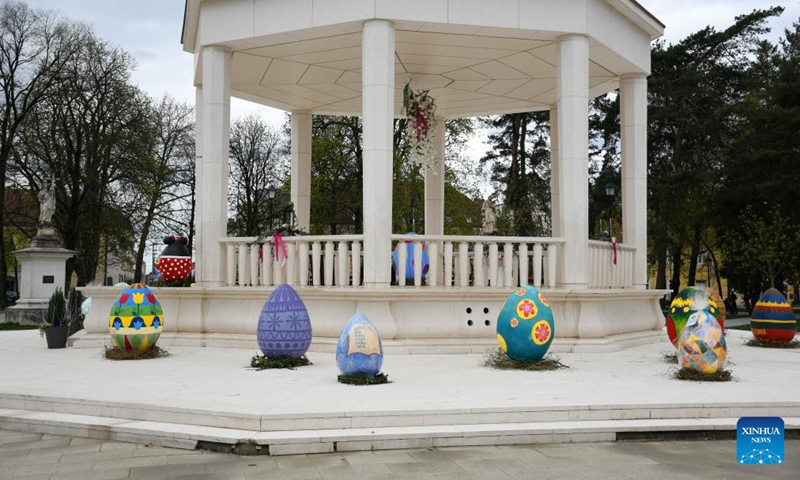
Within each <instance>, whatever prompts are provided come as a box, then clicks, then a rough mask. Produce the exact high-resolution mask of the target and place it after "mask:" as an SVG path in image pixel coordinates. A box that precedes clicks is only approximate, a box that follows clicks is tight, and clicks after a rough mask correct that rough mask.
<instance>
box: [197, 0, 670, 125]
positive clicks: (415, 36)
mask: <svg viewBox="0 0 800 480" xmlns="http://www.w3.org/2000/svg"><path fill="white" fill-rule="evenodd" d="M374 18H380V19H386V20H391V21H393V22H394V25H395V29H396V34H395V35H396V46H395V58H394V62H395V75H396V78H395V91H396V94H395V112H397V113H399V112H400V111H401V108H400V107H401V105H402V89H403V86H404V85H405V84H406V83H408V82H411V85H412V87H413V88H415V89H425V90H430V93H431V95H432V96H433V97H434V98H436V102H437V113H438V114H439V115H442V116H445V117H468V116H474V115H481V114H490V113H509V112H521V111H531V110H542V109H548V108H550V105H552V104H554V103H555V101H556V64H557V60H556V58H557V51H556V43H557V42H556V40H557V38H558V37H560V36H562V35H567V34H571V33H576V34H584V35H587V37H588V38H589V59H590V64H589V88H590V95H592V96H597V95H601V94H603V93H606V92H609V91H611V90H613V89H615V88H617V86H618V76H619V75H622V74H626V73H649V70H650V41H651V40H652V39H655V38H658V37H659V36H661V35H662V34H663V31H664V25H663V24H662V23H661V22H659V21H658V20H657V19H656V18H655V17H653V16H652V15H651V14H650V13H649V12H647V11H646V10H645V9H644V8H642V6H641V5H639V4H638V3H637V2H636V1H634V0H561V1H559V2H552V1H546V0H493V1H491V2H487V1H484V0H458V1H455V0H449V1H448V0H404V1H402V2H399V1H396V0H186V12H185V17H184V26H183V35H182V42H183V45H184V49H185V50H186V51H188V52H195V53H199V52H200V47H201V46H204V45H222V46H226V47H228V48H230V49H231V50H232V51H233V56H232V60H231V84H232V92H231V94H232V95H233V96H236V97H240V98H243V99H246V100H251V101H254V102H257V103H261V104H264V105H268V106H272V107H276V108H280V109H283V110H289V111H291V110H308V111H311V112H313V113H319V114H323V113H324V114H347V115H358V114H359V113H360V111H361V48H362V47H361V38H362V35H361V30H362V27H363V22H364V21H366V20H370V19H374ZM201 61H202V58H201V56H199V55H197V56H196V62H195V67H196V68H195V83H196V84H200V83H201V75H200V71H201V68H200V66H201V65H200V62H201Z"/></svg>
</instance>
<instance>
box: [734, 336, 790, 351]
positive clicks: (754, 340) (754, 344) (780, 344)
mask: <svg viewBox="0 0 800 480" xmlns="http://www.w3.org/2000/svg"><path fill="white" fill-rule="evenodd" d="M745 345H747V346H748V347H761V348H800V342H798V341H797V340H792V341H790V342H762V341H761V340H759V339H757V338H755V337H753V338H751V339H750V340H748V341H747V342H745Z"/></svg>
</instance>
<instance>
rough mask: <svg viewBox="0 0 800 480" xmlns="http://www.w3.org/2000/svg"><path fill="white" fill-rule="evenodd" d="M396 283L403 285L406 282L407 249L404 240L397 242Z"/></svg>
mask: <svg viewBox="0 0 800 480" xmlns="http://www.w3.org/2000/svg"><path fill="white" fill-rule="evenodd" d="M395 248H396V249H397V271H396V272H395V274H396V276H397V285H399V286H401V287H402V286H405V284H406V262H408V249H407V248H406V242H405V240H399V241H398V242H397V247H395Z"/></svg>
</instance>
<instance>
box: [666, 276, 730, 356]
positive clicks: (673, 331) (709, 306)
mask: <svg viewBox="0 0 800 480" xmlns="http://www.w3.org/2000/svg"><path fill="white" fill-rule="evenodd" d="M701 310H707V311H708V313H710V314H711V316H713V317H714V318H715V319H716V320H717V323H719V326H720V328H723V329H724V326H723V322H724V320H719V318H720V311H719V308H718V307H717V303H716V302H715V301H714V300H713V299H712V298H711V297H710V296H709V294H708V292H706V291H705V290H704V289H702V288H700V287H686V288H684V289H683V290H681V291H680V292H679V293H678V294H677V295H675V298H673V299H672V303H671V304H670V306H669V310H668V311H667V335H669V341H670V342H672V344H673V345H675V346H676V347H677V346H678V338H680V336H681V331H683V326H684V325H686V322H687V321H688V320H689V317H690V316H691V315H692V314H693V313H694V312H697V311H701Z"/></svg>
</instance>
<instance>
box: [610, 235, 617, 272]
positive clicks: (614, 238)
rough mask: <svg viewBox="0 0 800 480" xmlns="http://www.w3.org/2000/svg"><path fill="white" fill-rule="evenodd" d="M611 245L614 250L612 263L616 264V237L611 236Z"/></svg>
mask: <svg viewBox="0 0 800 480" xmlns="http://www.w3.org/2000/svg"><path fill="white" fill-rule="evenodd" d="M611 247H612V249H613V251H614V258H613V259H612V261H613V262H614V265H616V264H617V237H611Z"/></svg>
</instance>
